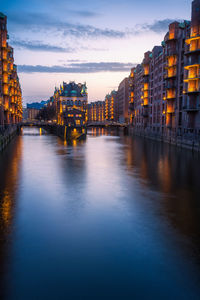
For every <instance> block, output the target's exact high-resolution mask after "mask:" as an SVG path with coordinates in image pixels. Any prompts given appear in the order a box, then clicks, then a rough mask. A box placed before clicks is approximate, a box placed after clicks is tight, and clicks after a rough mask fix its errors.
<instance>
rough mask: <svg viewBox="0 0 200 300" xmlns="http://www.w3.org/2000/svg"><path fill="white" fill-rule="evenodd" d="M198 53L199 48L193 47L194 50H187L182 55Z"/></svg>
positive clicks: (199, 51)
mask: <svg viewBox="0 0 200 300" xmlns="http://www.w3.org/2000/svg"><path fill="white" fill-rule="evenodd" d="M199 53H200V49H195V50H187V51H186V52H185V53H184V55H186V56H189V55H192V54H199Z"/></svg>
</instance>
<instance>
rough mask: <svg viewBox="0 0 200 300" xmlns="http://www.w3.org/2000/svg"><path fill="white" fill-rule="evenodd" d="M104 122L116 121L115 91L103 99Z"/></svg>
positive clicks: (116, 104) (116, 98) (116, 101)
mask: <svg viewBox="0 0 200 300" xmlns="http://www.w3.org/2000/svg"><path fill="white" fill-rule="evenodd" d="M105 120H106V121H111V122H117V121H118V97H117V91H112V92H111V93H110V94H108V95H106V97H105Z"/></svg>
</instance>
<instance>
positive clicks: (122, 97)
mask: <svg viewBox="0 0 200 300" xmlns="http://www.w3.org/2000/svg"><path fill="white" fill-rule="evenodd" d="M128 107H129V79H128V78H124V79H123V80H122V82H121V83H120V84H119V87H118V90H117V115H118V117H117V119H118V121H119V122H120V123H125V122H127V123H128V121H129V114H128Z"/></svg>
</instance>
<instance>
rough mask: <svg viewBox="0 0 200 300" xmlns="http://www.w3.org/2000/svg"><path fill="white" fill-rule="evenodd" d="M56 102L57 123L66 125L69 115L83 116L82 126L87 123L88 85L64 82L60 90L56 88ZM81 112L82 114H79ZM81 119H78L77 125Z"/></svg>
mask: <svg viewBox="0 0 200 300" xmlns="http://www.w3.org/2000/svg"><path fill="white" fill-rule="evenodd" d="M53 97H54V102H55V106H56V115H57V123H58V124H59V125H65V124H66V123H65V122H66V120H67V116H68V115H69V114H73V115H75V116H76V115H80V114H81V115H82V117H83V120H82V122H81V123H82V124H83V125H84V124H85V123H86V122H87V101H88V100H87V87H86V84H85V83H84V84H81V83H78V84H76V83H75V82H69V83H66V82H63V84H62V85H61V86H60V88H59V89H58V88H55V92H54V96H53ZM77 111H80V114H77ZM78 123H79V117H77V125H79V124H78Z"/></svg>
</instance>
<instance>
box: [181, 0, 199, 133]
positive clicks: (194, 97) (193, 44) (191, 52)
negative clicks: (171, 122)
mask: <svg viewBox="0 0 200 300" xmlns="http://www.w3.org/2000/svg"><path fill="white" fill-rule="evenodd" d="M185 57H186V61H185V74H184V95H185V96H184V103H183V109H184V112H185V118H184V121H183V127H184V130H185V131H187V132H189V133H195V134H200V0H195V1H193V2H192V20H191V27H190V32H189V34H188V38H187V39H186V44H185Z"/></svg>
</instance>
